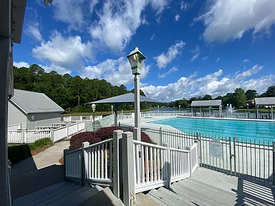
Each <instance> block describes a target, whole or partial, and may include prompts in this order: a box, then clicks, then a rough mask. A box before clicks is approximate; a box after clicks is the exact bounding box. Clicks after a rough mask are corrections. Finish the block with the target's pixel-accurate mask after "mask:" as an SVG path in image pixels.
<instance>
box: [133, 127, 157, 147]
mask: <svg viewBox="0 0 275 206" xmlns="http://www.w3.org/2000/svg"><path fill="white" fill-rule="evenodd" d="M129 132H134V130H133V129H131V130H129ZM141 141H142V142H147V143H151V144H154V142H153V141H152V140H151V138H150V137H149V135H148V134H146V133H145V132H141Z"/></svg>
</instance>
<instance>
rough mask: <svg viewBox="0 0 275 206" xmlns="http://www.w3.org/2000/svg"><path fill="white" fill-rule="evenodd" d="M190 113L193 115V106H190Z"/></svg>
mask: <svg viewBox="0 0 275 206" xmlns="http://www.w3.org/2000/svg"><path fill="white" fill-rule="evenodd" d="M191 114H192V117H193V107H191Z"/></svg>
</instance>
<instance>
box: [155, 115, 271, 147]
mask: <svg viewBox="0 0 275 206" xmlns="http://www.w3.org/2000/svg"><path fill="white" fill-rule="evenodd" d="M151 123H154V124H163V125H169V126H172V127H174V128H176V129H178V130H181V131H183V132H187V133H190V132H192V133H193V132H200V133H202V134H206V135H208V136H210V137H211V136H213V137H214V136H215V135H216V136H217V137H218V138H222V137H223V138H228V137H229V136H230V137H233V136H235V135H236V136H237V138H238V139H247V140H252V141H254V140H256V141H261V142H262V141H275V122H272V121H265V122H263V121H245V120H227V119H205V118H171V119H164V120H159V121H153V122H151Z"/></svg>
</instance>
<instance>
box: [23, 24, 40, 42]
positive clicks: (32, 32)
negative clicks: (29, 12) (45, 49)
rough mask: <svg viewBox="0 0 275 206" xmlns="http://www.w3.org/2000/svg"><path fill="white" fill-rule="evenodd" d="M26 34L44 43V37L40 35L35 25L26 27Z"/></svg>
mask: <svg viewBox="0 0 275 206" xmlns="http://www.w3.org/2000/svg"><path fill="white" fill-rule="evenodd" d="M25 32H26V34H27V35H29V36H31V37H33V38H34V39H36V40H37V41H43V38H42V35H41V33H40V30H39V28H38V26H36V25H34V24H28V25H27V26H26V30H25Z"/></svg>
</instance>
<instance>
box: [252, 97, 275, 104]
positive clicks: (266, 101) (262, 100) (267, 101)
mask: <svg viewBox="0 0 275 206" xmlns="http://www.w3.org/2000/svg"><path fill="white" fill-rule="evenodd" d="M255 104H256V105H266V106H268V105H275V97H261V98H255Z"/></svg>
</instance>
